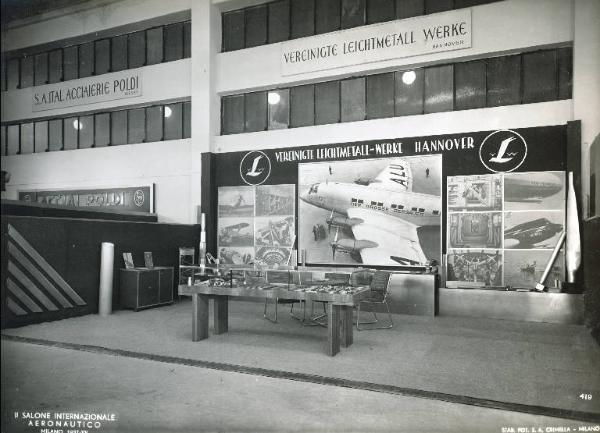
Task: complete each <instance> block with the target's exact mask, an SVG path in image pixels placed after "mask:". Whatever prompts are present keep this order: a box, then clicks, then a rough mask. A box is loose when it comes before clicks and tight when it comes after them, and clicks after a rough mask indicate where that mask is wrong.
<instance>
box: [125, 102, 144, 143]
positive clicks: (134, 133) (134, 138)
mask: <svg viewBox="0 0 600 433" xmlns="http://www.w3.org/2000/svg"><path fill="white" fill-rule="evenodd" d="M145 138H146V110H145V109H144V108H133V109H131V110H127V143H130V144H131V143H143V142H144V140H145Z"/></svg>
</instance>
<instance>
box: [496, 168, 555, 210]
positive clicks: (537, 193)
mask: <svg viewBox="0 0 600 433" xmlns="http://www.w3.org/2000/svg"><path fill="white" fill-rule="evenodd" d="M565 190H566V189H565V173H563V172H527V173H507V174H506V175H505V176H504V202H505V203H504V209H505V210H529V209H561V208H562V207H564V201H565V199H566V197H565Z"/></svg>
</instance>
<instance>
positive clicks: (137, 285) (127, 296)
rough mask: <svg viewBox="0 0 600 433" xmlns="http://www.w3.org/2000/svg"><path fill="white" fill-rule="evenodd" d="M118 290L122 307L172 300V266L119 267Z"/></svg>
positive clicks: (136, 308)
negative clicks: (150, 267) (149, 267)
mask: <svg viewBox="0 0 600 433" xmlns="http://www.w3.org/2000/svg"><path fill="white" fill-rule="evenodd" d="M119 282H120V284H119V290H120V298H121V307H122V308H133V309H134V310H135V311H137V310H139V309H141V308H148V307H153V306H155V305H163V304H170V303H171V302H173V268H171V267H162V266H157V267H154V268H152V269H148V268H132V269H121V271H120V274H119Z"/></svg>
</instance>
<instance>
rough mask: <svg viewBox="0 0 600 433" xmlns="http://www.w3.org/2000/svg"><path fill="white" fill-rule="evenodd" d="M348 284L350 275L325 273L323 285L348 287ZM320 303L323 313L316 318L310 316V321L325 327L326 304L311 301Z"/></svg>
mask: <svg viewBox="0 0 600 433" xmlns="http://www.w3.org/2000/svg"><path fill="white" fill-rule="evenodd" d="M349 283H350V274H345V273H341V272H326V273H325V282H324V284H331V285H334V286H335V285H348V284H349ZM315 302H317V303H320V304H321V305H322V306H323V313H322V314H319V315H317V316H312V315H311V318H310V320H312V321H313V322H314V323H316V324H317V325H321V326H325V325H327V302H326V301H313V305H314V303H315Z"/></svg>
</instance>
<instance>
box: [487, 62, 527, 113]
mask: <svg viewBox="0 0 600 433" xmlns="http://www.w3.org/2000/svg"><path fill="white" fill-rule="evenodd" d="M520 102H521V56H510V57H509V56H505V57H495V58H493V59H488V61H487V106H488V107H497V106H499V105H511V104H519V103H520Z"/></svg>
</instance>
